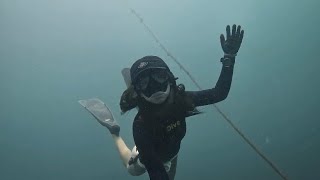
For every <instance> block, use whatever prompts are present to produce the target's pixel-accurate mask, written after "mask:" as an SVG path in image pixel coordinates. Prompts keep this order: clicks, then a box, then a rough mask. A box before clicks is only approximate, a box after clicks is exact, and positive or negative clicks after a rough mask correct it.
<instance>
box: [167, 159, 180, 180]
mask: <svg viewBox="0 0 320 180" xmlns="http://www.w3.org/2000/svg"><path fill="white" fill-rule="evenodd" d="M177 164H178V156H176V157H175V158H174V159H173V160H172V161H171V167H170V171H169V172H168V175H169V180H174V176H175V175H176V169H177Z"/></svg>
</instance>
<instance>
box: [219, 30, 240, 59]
mask: <svg viewBox="0 0 320 180" xmlns="http://www.w3.org/2000/svg"><path fill="white" fill-rule="evenodd" d="M226 31H227V39H225V38H224V35H223V34H221V36H220V42H221V47H222V50H223V52H224V53H225V57H231V58H232V57H235V56H236V55H237V53H238V51H239V49H240V46H241V42H242V39H243V34H244V31H243V30H241V26H238V27H237V26H236V25H235V24H234V25H233V26H232V34H230V26H229V25H228V26H227V28H226Z"/></svg>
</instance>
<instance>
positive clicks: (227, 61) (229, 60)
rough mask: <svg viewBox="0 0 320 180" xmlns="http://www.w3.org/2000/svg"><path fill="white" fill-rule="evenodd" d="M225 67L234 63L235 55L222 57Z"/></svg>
mask: <svg viewBox="0 0 320 180" xmlns="http://www.w3.org/2000/svg"><path fill="white" fill-rule="evenodd" d="M220 61H221V62H222V64H223V66H224V67H230V66H233V65H234V62H235V58H234V57H226V56H224V57H223V58H221V59H220Z"/></svg>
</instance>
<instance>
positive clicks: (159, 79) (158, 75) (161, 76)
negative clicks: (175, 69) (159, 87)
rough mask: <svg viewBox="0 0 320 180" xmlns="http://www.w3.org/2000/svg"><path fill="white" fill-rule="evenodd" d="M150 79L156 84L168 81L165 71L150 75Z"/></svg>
mask: <svg viewBox="0 0 320 180" xmlns="http://www.w3.org/2000/svg"><path fill="white" fill-rule="evenodd" d="M151 77H152V79H154V80H155V81H157V82H158V83H161V84H162V83H164V82H166V81H167V80H168V79H169V76H168V73H167V71H166V70H158V71H155V72H154V73H152V74H151Z"/></svg>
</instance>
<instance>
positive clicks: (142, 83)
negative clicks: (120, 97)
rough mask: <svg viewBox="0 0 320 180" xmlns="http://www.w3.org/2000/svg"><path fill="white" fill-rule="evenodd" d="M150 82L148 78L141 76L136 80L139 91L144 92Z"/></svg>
mask: <svg viewBox="0 0 320 180" xmlns="http://www.w3.org/2000/svg"><path fill="white" fill-rule="evenodd" d="M149 81H150V77H149V76H143V77H141V78H139V80H138V87H139V89H140V90H146V89H147V87H148V84H149Z"/></svg>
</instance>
